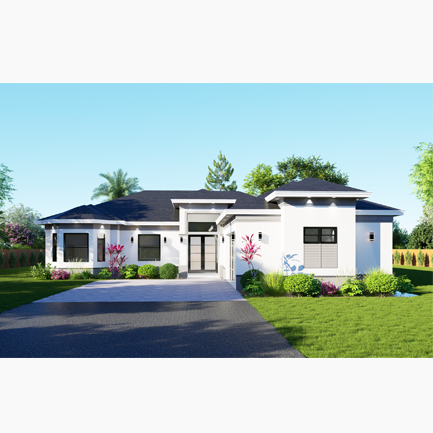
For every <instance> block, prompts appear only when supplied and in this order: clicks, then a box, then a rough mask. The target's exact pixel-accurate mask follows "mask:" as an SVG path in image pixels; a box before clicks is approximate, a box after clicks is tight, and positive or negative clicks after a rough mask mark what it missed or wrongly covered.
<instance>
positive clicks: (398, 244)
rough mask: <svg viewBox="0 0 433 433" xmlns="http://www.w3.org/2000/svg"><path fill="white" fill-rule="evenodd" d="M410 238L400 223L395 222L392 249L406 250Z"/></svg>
mask: <svg viewBox="0 0 433 433" xmlns="http://www.w3.org/2000/svg"><path fill="white" fill-rule="evenodd" d="M409 238H410V234H409V233H408V231H407V230H406V229H403V228H401V227H400V221H397V220H394V221H393V222H392V247H393V248H394V249H397V248H400V249H403V248H406V247H407V243H408V242H409Z"/></svg>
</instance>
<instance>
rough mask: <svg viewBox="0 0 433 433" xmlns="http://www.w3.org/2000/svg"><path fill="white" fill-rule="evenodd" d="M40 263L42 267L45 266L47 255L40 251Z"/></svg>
mask: <svg viewBox="0 0 433 433" xmlns="http://www.w3.org/2000/svg"><path fill="white" fill-rule="evenodd" d="M38 262H39V263H42V265H45V254H44V253H43V252H42V251H39V254H38Z"/></svg>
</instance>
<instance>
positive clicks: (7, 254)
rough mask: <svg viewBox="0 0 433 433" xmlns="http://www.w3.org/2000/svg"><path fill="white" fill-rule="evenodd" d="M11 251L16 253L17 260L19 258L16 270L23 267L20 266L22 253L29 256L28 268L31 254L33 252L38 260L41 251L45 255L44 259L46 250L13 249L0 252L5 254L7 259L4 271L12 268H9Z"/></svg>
mask: <svg viewBox="0 0 433 433" xmlns="http://www.w3.org/2000/svg"><path fill="white" fill-rule="evenodd" d="M11 251H13V252H14V254H15V256H16V258H17V262H16V265H15V267H16V268H20V267H21V265H20V256H21V251H24V253H25V254H26V256H27V263H26V266H30V263H29V257H30V253H31V252H32V251H33V252H34V253H35V254H36V260H37V259H38V255H39V251H42V252H43V253H44V257H45V249H34V250H26V249H18V248H14V249H11V250H0V252H2V253H3V256H4V258H5V264H4V266H3V269H8V268H10V266H9V255H10V253H11Z"/></svg>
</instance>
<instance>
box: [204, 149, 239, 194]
mask: <svg viewBox="0 0 433 433" xmlns="http://www.w3.org/2000/svg"><path fill="white" fill-rule="evenodd" d="M213 165H214V169H211V168H210V167H209V166H208V169H209V174H208V175H207V177H206V182H205V184H204V187H205V188H206V189H207V190H208V191H236V190H237V188H238V187H237V185H236V181H235V180H234V181H233V182H231V183H229V182H230V178H231V177H232V175H233V171H234V169H233V168H232V165H231V164H230V163H229V162H228V161H227V159H226V157H225V156H224V155H223V154H222V153H221V151H220V154H219V155H218V160H217V161H215V160H214V162H213Z"/></svg>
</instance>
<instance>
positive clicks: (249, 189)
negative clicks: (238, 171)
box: [242, 164, 282, 196]
mask: <svg viewBox="0 0 433 433" xmlns="http://www.w3.org/2000/svg"><path fill="white" fill-rule="evenodd" d="M281 185H282V182H281V175H279V174H273V173H272V167H271V166H270V165H266V164H258V165H256V167H255V168H253V170H252V171H251V173H249V174H247V176H246V177H245V179H244V184H243V186H242V187H243V189H244V191H245V192H246V193H248V194H251V195H255V196H257V195H260V194H264V193H265V192H268V191H271V190H273V189H275V188H278V187H279V186H281Z"/></svg>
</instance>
